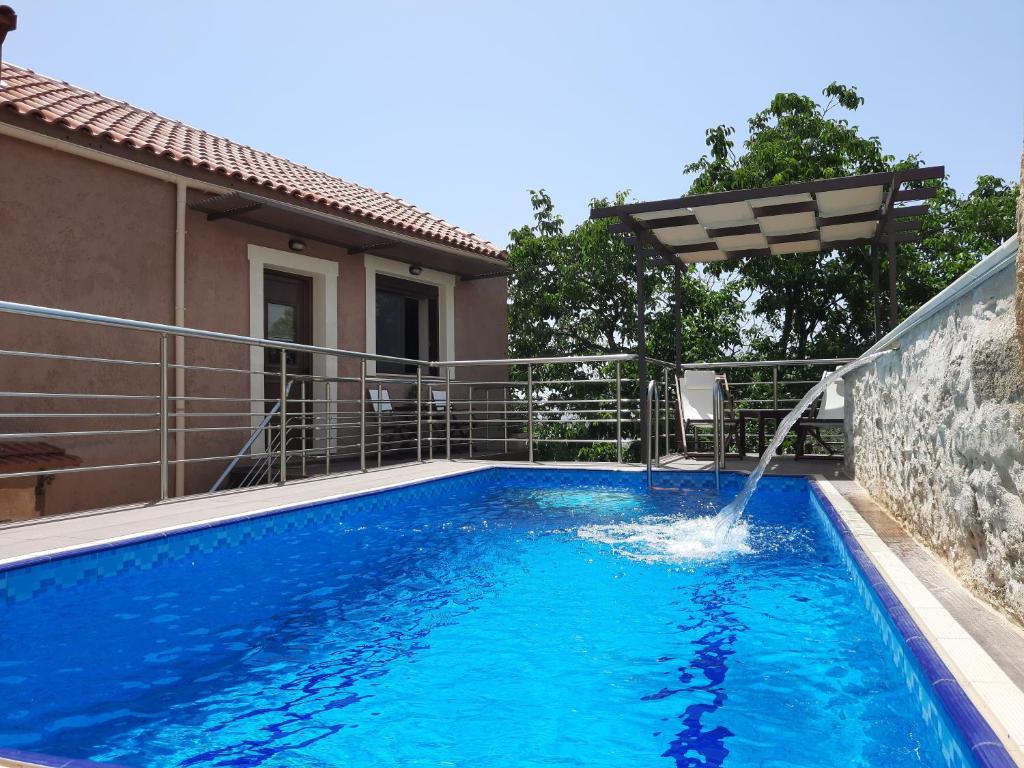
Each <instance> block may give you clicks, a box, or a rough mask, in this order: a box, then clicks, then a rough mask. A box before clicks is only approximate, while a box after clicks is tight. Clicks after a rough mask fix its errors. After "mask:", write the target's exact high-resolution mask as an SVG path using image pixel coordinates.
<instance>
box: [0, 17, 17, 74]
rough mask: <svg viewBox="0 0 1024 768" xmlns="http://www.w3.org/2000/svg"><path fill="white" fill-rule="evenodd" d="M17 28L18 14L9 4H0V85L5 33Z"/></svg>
mask: <svg viewBox="0 0 1024 768" xmlns="http://www.w3.org/2000/svg"><path fill="white" fill-rule="evenodd" d="M17 28H18V14H16V13H15V12H14V9H13V8H11V6H9V5H0V85H3V82H4V71H3V66H4V64H3V62H4V57H3V49H4V38H6V37H7V33H8V32H10V31H12V30H15V29H17Z"/></svg>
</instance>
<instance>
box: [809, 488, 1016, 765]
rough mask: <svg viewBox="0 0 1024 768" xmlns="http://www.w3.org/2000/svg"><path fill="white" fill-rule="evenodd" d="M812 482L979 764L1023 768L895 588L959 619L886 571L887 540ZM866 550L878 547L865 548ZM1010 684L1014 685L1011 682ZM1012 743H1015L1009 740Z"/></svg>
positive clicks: (994, 708) (835, 494) (1000, 716)
mask: <svg viewBox="0 0 1024 768" xmlns="http://www.w3.org/2000/svg"><path fill="white" fill-rule="evenodd" d="M808 480H809V481H810V487H811V492H812V494H813V495H814V497H815V499H816V500H817V502H818V504H819V505H820V506H821V508H822V510H823V511H824V512H825V515H826V517H827V518H828V520H829V522H831V524H832V526H833V528H834V530H835V531H836V533H837V535H838V536H839V538H840V539H841V540H842V542H843V544H844V545H845V547H846V550H847V553H848V554H849V556H850V557H851V559H852V560H853V562H854V563H855V564H856V567H857V568H858V570H859V571H860V573H861V576H862V577H863V578H864V581H865V582H866V583H867V584H868V586H869V587H870V588H871V590H872V591H873V592H874V594H875V596H876V597H877V598H878V601H879V602H880V603H881V605H882V606H883V607H884V608H885V611H886V613H887V614H888V618H889V619H890V621H891V624H892V626H893V627H895V629H896V631H897V632H898V633H899V635H900V637H901V639H902V640H903V645H904V646H905V647H906V648H907V649H908V650H909V651H910V654H911V655H912V656H913V658H914V660H915V661H916V663H917V665H918V667H919V668H920V670H921V672H922V673H923V674H924V676H925V678H926V679H927V680H928V682H929V683H930V684H931V688H932V691H933V692H934V694H935V697H936V698H937V699H938V700H939V701H940V702H941V704H942V706H943V708H944V709H945V713H946V715H947V717H948V718H949V719H950V721H952V723H953V724H954V725H955V727H956V728H957V729H958V730H959V731H960V734H961V736H962V737H963V739H964V740H965V741H966V742H967V745H968V746H969V747H970V750H971V754H972V755H973V756H974V758H975V760H977V762H978V763H979V764H981V765H982V766H986V768H1014V766H1017V765H1019V763H1018V762H1017V761H1016V760H1014V758H1013V756H1011V754H1010V752H1009V750H1008V749H1007V747H1006V744H1005V743H1004V742H1003V740H1002V739H1001V738H1000V737H999V736H998V735H997V734H996V732H995V730H994V729H993V727H992V724H991V723H990V722H989V718H986V717H985V715H983V714H982V713H981V711H980V710H979V708H978V706H976V704H975V701H974V700H973V699H972V697H971V696H970V695H969V694H968V692H967V690H966V689H965V688H964V687H963V686H962V685H961V683H960V678H962V677H966V678H968V682H971V681H970V676H969V675H967V674H966V673H965V671H964V670H963V669H962V668H959V667H958V670H957V671H958V673H959V676H958V675H957V674H954V673H953V672H952V671H951V670H950V668H949V667H948V666H947V665H946V663H945V661H943V659H942V657H941V656H940V655H939V653H938V651H937V650H936V649H935V646H934V645H933V643H932V640H931V639H930V638H929V635H928V633H927V632H926V630H927V628H928V625H929V622H928V620H927V619H926V618H925V617H922V616H921V615H920V614H918V619H915V618H914V616H913V615H911V611H912V610H913V605H912V601H910V600H909V599H907V598H906V597H905V596H904V597H901V596H900V595H899V594H898V593H897V591H896V590H895V589H894V588H893V586H892V583H890V582H893V583H898V581H899V580H903V581H904V583H908V582H909V585H910V586H915V587H918V588H919V589H921V590H923V591H924V592H925V593H927V595H928V597H929V598H931V601H932V603H933V604H931V605H929V606H928V607H929V608H930V609H934V610H937V611H939V612H941V613H940V615H941V614H944V616H943V618H944V619H945V620H946V621H949V622H954V623H955V619H954V618H953V617H952V616H951V615H950V614H949V613H948V612H947V611H945V609H944V608H943V607H942V606H941V605H940V604H939V603H938V601H937V600H936V599H935V598H934V596H933V595H931V592H930V591H928V589H927V587H925V586H924V585H923V584H922V583H921V582H920V581H919V580H918V579H917V577H916V576H914V575H913V573H911V572H910V571H909V569H907V570H906V573H904V574H901V575H900V577H899V579H897V577H896V574H894V573H893V571H892V569H891V568H886V567H885V565H884V564H883V563H880V562H878V560H877V558H875V557H872V552H871V550H872V549H875V551H876V552H877V551H878V549H877V547H878V546H880V547H882V548H884V549H885V551H889V550H888V546H887V545H886V544H885V543H884V542H882V540H881V538H879V537H878V535H877V534H876V533H875V532H874V530H873V529H872V528H871V527H870V525H868V523H867V522H866V521H865V520H864V519H863V518H862V517H861V516H860V514H859V513H858V512H857V511H856V510H855V509H854V508H853V505H852V504H850V503H849V502H848V501H847V500H846V499H845V498H844V497H843V495H842V493H840V492H839V491H838V490H837V489H836V488H835V487H834V486H833V485H832V484H831V483H830V482H829V481H828V480H826V479H824V478H821V477H808ZM837 507H838V508H837ZM852 521H857V522H858V523H859V525H857V527H858V528H860V530H858V531H855V530H853V528H852V527H851V525H850V522H852ZM864 544H870V545H876V546H874V547H872V546H867V547H865V546H864ZM910 580H913V581H912V582H911V581H910ZM919 622H920V624H919ZM921 625H924V626H923V627H922V626H921ZM965 634H966V633H965ZM968 636H969V635H968ZM974 651H975V652H976V653H978V654H982V655H984V656H985V657H987V656H988V655H987V654H986V653H985V651H984V649H982V648H981V647H980V646H977V648H976V649H974ZM1007 683H1008V684H1010V685H1012V683H1009V681H1008V680H1007ZM976 695H978V696H980V698H982V701H983V704H984V705H986V706H987V708H988V709H989V710H991V714H992V715H993V716H994V717H995V718H996V719H997V720H998V721H1000V723H1001V724H1002V723H1005V720H1004V718H1006V717H1007V716H1008V715H1012V713H1011V712H1005V711H1004V712H1000V711H999V710H1000V709H1003V708H1002V707H1000V706H999V705H998V703H996V702H993V701H987V700H985V697H984V696H981V695H980V694H978V693H976ZM1007 739H1008V740H1009V736H1007ZM1011 743H1012V741H1011ZM1013 746H1014V747H1015V748H1016V749H1015V751H1017V750H1019V748H1020V745H1016V744H1014V745H1013ZM1018 754H1019V752H1018Z"/></svg>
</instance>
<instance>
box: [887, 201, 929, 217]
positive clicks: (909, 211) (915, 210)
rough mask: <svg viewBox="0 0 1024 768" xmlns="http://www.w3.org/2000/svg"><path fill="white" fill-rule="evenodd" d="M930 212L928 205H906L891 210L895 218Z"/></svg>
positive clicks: (891, 214)
mask: <svg viewBox="0 0 1024 768" xmlns="http://www.w3.org/2000/svg"><path fill="white" fill-rule="evenodd" d="M926 213H928V205H927V204H922V205H905V206H903V207H902V208H893V209H892V211H890V214H889V215H890V217H891V218H894V219H904V218H906V217H908V216H924V215H925V214H926Z"/></svg>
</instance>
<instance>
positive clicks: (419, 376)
mask: <svg viewBox="0 0 1024 768" xmlns="http://www.w3.org/2000/svg"><path fill="white" fill-rule="evenodd" d="M416 461H423V366H421V365H417V366H416Z"/></svg>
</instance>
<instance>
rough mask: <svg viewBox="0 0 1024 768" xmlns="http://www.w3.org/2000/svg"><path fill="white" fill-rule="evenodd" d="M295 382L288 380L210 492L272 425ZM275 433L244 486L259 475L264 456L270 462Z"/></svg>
mask: <svg viewBox="0 0 1024 768" xmlns="http://www.w3.org/2000/svg"><path fill="white" fill-rule="evenodd" d="M294 383H295V380H294V379H293V380H291V381H289V382H288V385H287V386H286V387H285V389H284V396H283V397H281V398H280V399H278V401H277V402H276V403H274V405H273V406H272V407H271V409H270V410H269V411H267V415H266V416H264V417H263V420H262V421H261V422H260V423H259V425H258V426H257V427H256V429H254V430H253V431H252V434H251V435H249V438H248V439H247V440H246V441H245V443H244V444H243V445H242V447H241V448H240V449H239V450H238V453H236V454H235V456H234V458H233V459H231V461H230V462H229V463H228V465H227V467H226V468H225V469H224V471H223V472H221V473H220V477H218V478H217V480H216V482H215V483H214V484H213V485H212V486H211V487H210V493H213V492H214V491H216V490H218V489H219V488H220V487H221V485H222V484H223V483H224V481H225V480H227V479H228V476H229V475H230V474H231V472H232V471H233V470H234V468H235V466H236V465H237V464H238V462H239V461H241V459H242V457H244V456H247V455H248V454H249V449H250V448H252V446H253V445H254V444H255V442H256V441H257V440H258V439H259V437H260V435H262V434H264V433H265V432H266V431H267V429H268V428H269V427H270V424H271V422H273V421H274V417H275V416H277V414H278V413H279V412H280V411H281V407H282V405H283V404H284V401H285V400H286V399H287V397H288V395H289V394H290V393H291V389H292V384H294ZM275 435H276V433H274V432H271V433H270V440H269V441H268V442H267V450H266V453H265V454H264V455H263V456H262V457H260V460H259V461H257V462H256V463H255V464H254V465H253V467H252V468H250V470H249V472H248V473H247V474H246V479H245V480H244V481H243V487H245V486H244V483H245V482H246V481H247V480H249V478H250V476H255V477H258V476H259V473H258V472H257V473H256V474H255V475H254V474H253V469H254V468H255V467H257V466H259V465H260V464H261V463H262V461H263V459H264V458H267V461H268V462H269V461H270V459H269V458H268V457H270V456H272V455H273V453H274V451H275V446H274V445H273V443H274V437H275Z"/></svg>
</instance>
